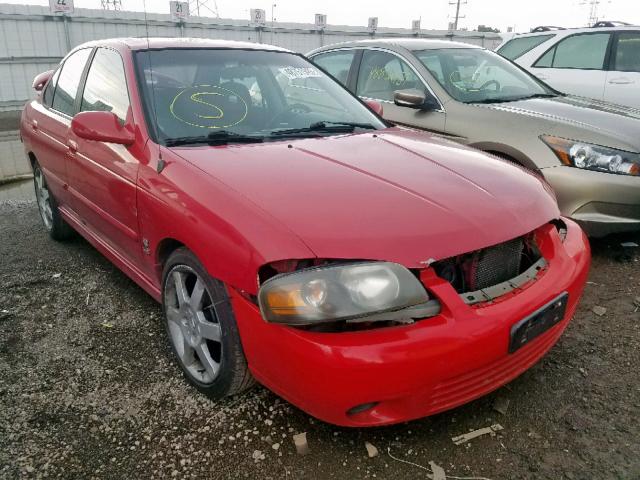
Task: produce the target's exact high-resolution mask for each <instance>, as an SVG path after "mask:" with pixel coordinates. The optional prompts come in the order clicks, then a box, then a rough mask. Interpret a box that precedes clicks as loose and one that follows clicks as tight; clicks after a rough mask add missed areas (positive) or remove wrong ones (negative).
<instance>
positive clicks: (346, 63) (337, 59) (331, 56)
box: [313, 50, 356, 85]
mask: <svg viewBox="0 0 640 480" xmlns="http://www.w3.org/2000/svg"><path fill="white" fill-rule="evenodd" d="M355 55H356V52H355V50H348V51H340V52H330V53H323V54H320V55H316V56H315V57H313V62H314V63H316V64H317V65H320V66H321V67H322V68H324V69H325V70H326V71H327V72H329V73H330V74H331V76H333V77H334V78H335V79H336V80H338V81H339V82H340V83H342V84H343V85H346V84H347V77H348V76H349V69H350V68H351V63H353V57H355Z"/></svg>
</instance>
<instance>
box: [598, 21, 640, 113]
mask: <svg viewBox="0 0 640 480" xmlns="http://www.w3.org/2000/svg"><path fill="white" fill-rule="evenodd" d="M604 99H605V100H606V101H608V102H613V103H618V104H620V105H627V106H630V107H635V108H640V31H637V32H619V33H617V34H616V35H615V36H614V43H613V48H612V51H611V62H610V66H609V71H608V72H607V81H606V83H605V87H604Z"/></svg>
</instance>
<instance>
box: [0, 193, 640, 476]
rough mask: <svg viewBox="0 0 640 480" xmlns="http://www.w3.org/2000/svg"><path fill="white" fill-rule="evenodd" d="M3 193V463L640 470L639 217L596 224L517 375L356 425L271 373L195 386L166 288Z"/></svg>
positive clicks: (91, 471)
mask: <svg viewBox="0 0 640 480" xmlns="http://www.w3.org/2000/svg"><path fill="white" fill-rule="evenodd" d="M23 190H24V188H23ZM0 198H3V197H2V195H0ZM4 198H5V199H4V200H0V478H7V479H9V478H11V479H13V478H32V477H33V478H36V477H43V478H44V477H57V478H65V479H71V478H119V479H120V478H121V479H131V478H171V477H174V478H180V479H181V478H273V479H276V478H277V479H280V478H291V479H298V478H349V479H355V478H358V479H360V478H430V477H429V476H428V475H429V472H431V467H430V464H429V462H431V461H433V462H435V463H436V464H437V465H439V466H441V467H442V468H443V469H444V470H445V471H446V474H447V475H449V476H450V477H449V478H456V477H455V476H457V477H485V478H490V479H494V480H495V479H521V478H536V479H537V478H542V479H554V480H555V479H561V478H568V479H583V478H585V479H586V478H589V479H596V478H597V479H609V478H615V479H638V478H640V420H639V418H638V417H639V413H640V375H639V374H638V369H639V368H640V308H638V306H635V305H634V300H635V301H638V302H640V298H637V297H640V269H639V267H640V253H639V252H637V251H638V249H637V248H636V249H630V252H624V251H622V249H621V247H619V243H620V242H621V241H624V240H626V241H636V242H639V243H640V237H639V236H637V235H636V236H633V235H627V236H622V237H617V238H609V239H606V240H603V241H597V242H593V253H594V260H593V268H592V272H591V277H590V283H589V284H588V286H587V289H586V293H585V296H584V298H583V301H582V305H581V307H580V308H579V310H578V313H577V314H576V316H575V319H574V321H573V322H572V324H571V325H570V326H569V328H568V330H567V331H566V334H565V335H564V336H563V337H562V339H561V340H560V342H559V343H558V344H557V345H556V346H555V347H554V348H553V349H552V351H551V352H550V353H549V354H548V355H547V356H546V357H545V358H544V359H543V360H542V361H541V362H539V363H538V364H537V365H536V366H535V367H533V368H532V369H531V370H529V371H528V372H527V373H525V374H524V375H522V376H521V377H520V378H518V379H516V380H515V381H514V382H512V383H511V384H509V385H507V386H505V387H504V388H502V389H500V390H498V391H497V392H494V393H493V394H491V395H489V396H486V397H484V398H482V399H479V400H477V401H475V402H472V403H470V404H468V405H465V406H463V407H460V408H457V409H455V410H452V411H449V412H446V413H443V414H440V415H437V416H434V417H431V418H426V419H423V420H419V421H414V422H410V423H406V424H402V425H397V426H393V427H385V428H373V429H345V428H337V427H334V426H331V425H327V424H324V423H322V422H319V421H316V420H314V419H313V418H311V417H309V416H308V415H306V414H305V413H303V412H301V411H299V410H297V409H296V408H295V407H292V406H291V405H289V404H287V403H286V402H284V401H283V400H281V399H279V398H278V397H277V396H275V395H274V394H272V393H270V392H269V391H267V390H266V389H264V388H262V387H256V388H255V389H254V390H252V391H250V392H249V393H248V394H245V395H244V396H241V397H237V398H232V399H229V400H226V401H223V402H217V403H216V402H212V401H210V400H209V399H207V398H206V397H204V396H203V395H201V394H199V393H198V392H197V391H196V390H195V389H193V388H190V387H189V386H188V385H187V384H186V383H185V382H184V381H183V379H182V377H181V375H180V373H179V370H178V367H177V366H176V364H175V363H174V362H173V360H172V359H171V356H170V354H169V348H168V344H167V340H166V337H165V334H164V330H163V328H162V324H161V320H160V315H161V311H160V308H159V306H158V305H157V304H156V303H155V302H154V301H153V300H152V299H151V298H150V297H148V296H147V295H146V294H145V293H144V292H143V291H142V290H141V289H140V288H138V287H137V286H136V285H135V284H134V283H133V282H131V281H130V280H129V279H128V278H127V277H125V276H124V275H123V274H122V273H120V272H119V271H118V270H117V269H116V268H115V267H113V266H112V265H111V264H110V263H109V262H108V261H107V260H105V259H104V258H103V257H102V256H101V255H100V254H98V253H97V252H96V251H95V250H94V249H93V248H92V247H90V246H89V245H88V244H87V243H86V242H85V241H83V240H82V239H80V238H77V239H75V240H72V241H71V242H68V243H66V244H61V243H56V242H54V241H52V240H50V239H49V238H48V237H47V236H46V235H45V233H44V230H43V228H42V226H41V225H40V220H39V217H38V214H37V209H36V206H35V204H34V202H33V200H31V199H30V198H27V199H23V200H6V196H5V197H4ZM636 298H637V300H636ZM594 307H604V308H605V309H606V311H605V312H604V314H602V315H601V316H599V315H596V314H595V313H594V311H593V309H594ZM596 310H598V309H597V308H596ZM599 313H602V312H601V311H600V312H599ZM505 400H506V401H508V403H509V404H508V409H507V410H506V412H505V413H499V412H498V411H496V410H495V407H496V405H497V403H502V404H504V402H505ZM496 423H499V424H500V425H502V426H503V427H504V429H503V430H501V431H500V432H498V433H497V434H496V435H494V436H490V435H486V436H483V437H480V438H477V439H474V440H472V441H471V442H469V443H466V444H463V445H455V444H454V443H453V442H452V440H451V437H453V436H456V435H460V434H462V433H465V432H468V431H470V430H475V429H478V428H482V427H486V426H489V425H492V424H496ZM301 432H307V438H308V442H309V447H310V453H309V454H308V455H306V456H301V455H298V454H297V453H296V451H295V447H294V444H293V441H292V435H293V434H296V433H301ZM367 441H368V442H370V443H371V444H373V445H374V446H376V447H377V448H378V450H379V455H378V456H376V457H374V458H369V457H368V456H367V451H366V449H365V442H367ZM389 452H390V454H391V455H393V457H392V456H391V455H390V454H389ZM394 457H395V458H394Z"/></svg>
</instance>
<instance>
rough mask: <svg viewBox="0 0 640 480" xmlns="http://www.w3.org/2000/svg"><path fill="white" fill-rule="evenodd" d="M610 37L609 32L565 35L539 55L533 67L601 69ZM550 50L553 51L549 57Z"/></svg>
mask: <svg viewBox="0 0 640 480" xmlns="http://www.w3.org/2000/svg"><path fill="white" fill-rule="evenodd" d="M610 37H611V35H610V34H609V33H595V34H592V33H589V34H583V35H573V36H571V37H567V38H565V39H564V40H561V41H560V42H559V43H558V44H557V45H556V46H555V47H553V49H551V50H550V51H549V52H547V53H545V54H544V55H543V56H542V57H540V59H539V60H538V61H537V62H536V64H535V65H534V67H545V66H546V67H548V66H551V67H553V68H579V69H585V70H602V68H603V67H604V57H605V55H606V53H607V46H608V45H609V38H610ZM551 52H553V53H552V56H551V57H550V56H549V54H550V53H551Z"/></svg>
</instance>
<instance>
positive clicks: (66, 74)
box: [53, 48, 91, 115]
mask: <svg viewBox="0 0 640 480" xmlns="http://www.w3.org/2000/svg"><path fill="white" fill-rule="evenodd" d="M90 53H91V49H90V48H84V49H82V50H78V51H77V52H75V53H74V54H73V55H71V56H70V57H69V58H67V59H66V60H65V62H64V65H62V70H61V71H60V76H59V77H58V82H57V83H56V89H55V93H54V95H53V108H54V109H55V110H58V111H59V112H62V113H66V114H67V115H73V114H74V113H75V108H74V103H75V100H76V95H77V93H78V85H80V78H81V77H82V72H83V71H84V67H85V65H86V64H87V59H88V58H89V54H90Z"/></svg>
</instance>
